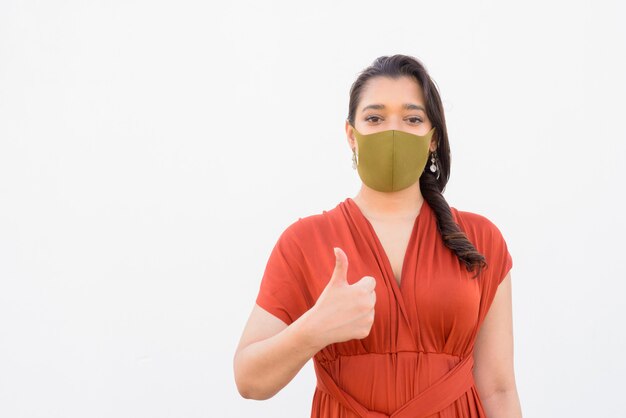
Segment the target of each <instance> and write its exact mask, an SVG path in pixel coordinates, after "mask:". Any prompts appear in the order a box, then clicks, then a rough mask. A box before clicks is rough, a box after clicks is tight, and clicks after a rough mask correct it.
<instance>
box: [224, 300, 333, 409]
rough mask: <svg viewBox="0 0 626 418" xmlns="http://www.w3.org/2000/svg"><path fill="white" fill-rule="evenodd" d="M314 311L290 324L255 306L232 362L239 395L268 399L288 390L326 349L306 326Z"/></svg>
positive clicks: (248, 397) (306, 313)
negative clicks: (286, 388) (291, 382)
mask: <svg viewBox="0 0 626 418" xmlns="http://www.w3.org/2000/svg"><path fill="white" fill-rule="evenodd" d="M310 313H311V311H310V310H309V311H307V312H305V313H304V314H303V315H302V316H301V317H300V318H298V319H297V320H296V321H294V322H293V323H292V324H291V325H289V326H288V325H287V324H286V323H285V322H283V321H282V320H280V319H278V318H277V317H275V316H274V315H272V314H270V313H269V312H267V311H266V310H264V309H263V308H261V307H260V306H259V305H256V304H255V305H254V308H253V310H252V313H251V314H250V318H249V319H248V322H247V324H246V327H245V329H244V331H243V335H242V337H241V340H240V341H239V345H238V347H237V350H236V352H235V357H234V360H233V365H234V372H235V382H236V384H237V390H238V391H239V394H240V395H241V396H242V397H244V398H246V399H256V400H264V399H269V398H271V397H272V396H274V395H275V394H276V393H278V392H279V391H280V390H281V389H282V388H283V387H285V386H286V385H287V384H288V383H289V382H290V381H291V380H292V379H293V378H294V377H295V376H296V374H298V372H299V371H300V369H302V367H303V366H304V365H305V364H306V363H307V362H308V361H309V360H310V359H311V357H313V356H314V355H315V353H317V352H318V351H319V350H321V349H322V348H323V347H321V346H320V345H319V343H317V342H316V341H315V339H314V338H313V337H312V333H311V332H310V331H309V328H308V327H307V318H308V317H309V315H310Z"/></svg>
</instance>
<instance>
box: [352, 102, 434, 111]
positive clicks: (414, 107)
mask: <svg viewBox="0 0 626 418" xmlns="http://www.w3.org/2000/svg"><path fill="white" fill-rule="evenodd" d="M402 107H403V108H404V109H406V110H422V111H424V112H426V109H424V107H423V106H420V105H416V104H413V103H405V104H404V105H403V106H402ZM384 108H385V105H384V104H379V103H376V104H371V105H367V106H365V107H364V108H363V110H362V111H361V113H363V112H365V111H366V110H367V109H377V110H380V109H384Z"/></svg>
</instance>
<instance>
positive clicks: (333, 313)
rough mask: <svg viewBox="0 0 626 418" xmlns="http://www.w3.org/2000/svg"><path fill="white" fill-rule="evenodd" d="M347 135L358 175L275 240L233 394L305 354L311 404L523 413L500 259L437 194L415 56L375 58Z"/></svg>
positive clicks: (481, 220) (446, 160) (355, 416)
mask: <svg viewBox="0 0 626 418" xmlns="http://www.w3.org/2000/svg"><path fill="white" fill-rule="evenodd" d="M346 135H347V140H348V144H349V146H350V148H351V149H352V152H353V155H352V159H353V161H352V162H353V168H355V169H356V170H357V172H358V175H359V176H360V178H361V180H362V181H363V184H362V186H361V189H360V191H359V193H358V194H357V195H356V196H355V197H354V198H346V199H345V200H344V201H343V202H341V203H339V204H338V205H337V206H336V207H334V208H332V209H330V210H327V211H323V212H322V213H321V214H315V215H312V216H307V217H304V218H299V219H298V220H297V221H295V222H293V223H292V224H291V225H289V226H288V227H287V228H286V229H285V230H284V231H283V233H282V234H281V236H280V238H279V239H278V242H277V243H276V245H275V247H274V248H273V250H272V252H271V254H270V257H269V260H268V262H267V265H266V269H265V273H264V275H263V278H262V280H261V285H260V289H259V293H258V296H257V300H256V304H255V306H254V309H253V311H252V313H251V315H250V318H249V320H248V323H247V324H246V327H245V330H244V332H243V335H242V337H241V341H240V342H239V346H238V348H237V352H236V353H235V358H234V372H235V380H236V384H237V388H238V390H239V392H240V394H241V395H242V396H243V397H244V398H248V399H259V400H260V399H268V398H270V397H272V396H274V395H275V394H276V393H277V392H279V391H280V390H281V389H282V388H283V387H284V386H285V385H287V384H288V383H289V382H290V381H291V379H292V378H293V377H294V376H295V375H296V374H297V373H298V371H299V370H300V369H301V368H302V366H304V364H306V362H307V361H308V360H309V359H311V358H313V360H314V366H315V373H316V376H317V386H316V389H315V393H314V394H313V403H312V411H311V417H325V418H334V417H348V418H359V417H360V418H373V417H379V418H380V417H394V418H426V417H442V418H447V417H449V418H452V417H487V416H488V417H489V418H497V417H506V418H514V417H521V416H522V415H521V407H520V402H519V399H518V394H517V390H516V385H515V377H514V369H513V333H512V315H511V283H510V280H511V279H510V269H511V267H512V258H511V255H510V254H509V252H508V249H507V246H506V242H505V241H504V238H503V237H502V234H501V233H500V231H499V229H498V228H497V227H496V226H495V225H494V224H493V223H492V222H491V221H489V220H488V219H487V218H486V217H484V216H482V215H479V214H476V213H472V212H467V211H461V210H457V209H456V208H453V207H452V208H451V207H450V206H449V205H448V204H447V203H446V200H445V199H444V197H443V196H442V192H443V190H444V188H445V186H446V183H447V181H448V178H449V173H450V148H449V144H448V136H447V131H446V124H445V118H444V112H443V106H442V103H441V99H440V97H439V93H438V91H437V89H436V87H435V84H434V83H433V81H432V80H431V78H430V77H429V75H428V73H427V71H426V69H425V68H424V66H423V65H422V64H421V63H420V62H419V61H418V60H416V59H415V58H413V57H409V56H406V55H394V56H389V57H388V56H383V57H380V58H378V59H376V60H375V61H374V63H373V64H372V65H371V66H370V67H368V68H367V69H365V70H364V71H363V72H362V73H361V74H360V75H359V77H358V78H357V80H356V81H355V82H354V84H353V86H352V88H351V91H350V103H349V113H348V119H347V121H346ZM487 314H488V315H487Z"/></svg>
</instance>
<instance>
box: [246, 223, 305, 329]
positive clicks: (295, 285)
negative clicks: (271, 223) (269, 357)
mask: <svg viewBox="0 0 626 418" xmlns="http://www.w3.org/2000/svg"><path fill="white" fill-rule="evenodd" d="M297 222H298V221H296V222H294V223H293V224H291V225H290V226H288V227H287V228H286V229H285V230H284V231H283V232H282V234H281V235H280V237H279V238H278V241H277V242H276V244H275V245H274V248H273V249H272V251H271V253H270V256H269V259H268V260H267V264H266V266H265V272H264V273H263V277H262V279H261V284H260V286H259V292H258V295H257V298H256V303H257V305H259V306H260V307H261V308H263V309H265V310H266V311H268V312H269V313H271V314H272V315H274V316H276V317H277V318H279V319H281V320H282V321H283V322H285V323H286V324H287V325H290V324H291V323H292V322H294V321H295V320H296V319H298V318H299V317H300V316H301V315H302V314H303V313H304V312H306V311H307V310H308V307H307V303H306V301H307V297H306V295H307V290H306V289H307V288H306V283H305V274H304V273H303V272H304V268H303V267H304V264H303V263H304V257H303V254H302V250H301V247H300V246H299V245H298V241H297V236H296V234H295V227H296V225H297Z"/></svg>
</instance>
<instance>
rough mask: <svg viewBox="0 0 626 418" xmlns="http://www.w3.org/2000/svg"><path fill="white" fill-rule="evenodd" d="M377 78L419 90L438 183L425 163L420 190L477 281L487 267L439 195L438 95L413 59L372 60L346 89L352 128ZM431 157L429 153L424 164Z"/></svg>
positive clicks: (442, 137)
mask: <svg viewBox="0 0 626 418" xmlns="http://www.w3.org/2000/svg"><path fill="white" fill-rule="evenodd" d="M381 76H382V77H389V78H392V79H397V78H399V77H402V76H409V77H412V78H413V79H414V80H415V81H416V82H417V83H418V84H419V85H420V86H421V88H422V91H423V93H424V101H425V105H426V114H427V115H428V119H430V121H431V123H432V126H433V127H434V128H435V132H434V135H435V137H436V138H437V156H438V160H439V161H438V170H437V171H438V172H439V179H437V177H436V175H435V174H434V173H432V172H431V171H430V170H429V169H426V167H428V165H429V164H428V163H427V164H426V167H424V171H423V173H422V174H421V176H420V179H419V181H420V190H421V192H422V195H423V196H424V199H425V200H426V201H427V202H428V205H429V206H430V207H431V208H432V209H433V211H434V212H435V215H436V218H437V228H438V230H439V233H440V234H441V237H442V239H443V242H444V244H445V245H446V247H448V248H450V250H452V251H453V252H454V253H455V254H456V255H457V257H458V258H459V260H460V262H462V263H464V264H465V266H466V268H467V271H474V267H478V271H477V273H476V274H475V275H474V277H477V276H478V275H479V274H480V272H481V270H482V269H483V268H486V267H487V262H486V261H485V257H484V256H483V255H482V254H480V253H479V252H478V251H477V250H476V247H474V245H473V244H472V243H471V242H470V240H469V239H468V238H467V236H466V235H465V233H464V232H463V231H462V230H461V228H460V226H459V225H458V224H457V223H456V222H454V218H453V217H452V212H451V210H450V206H449V205H448V202H446V199H445V198H444V197H443V194H442V193H443V191H444V190H445V188H446V184H447V183H448V179H449V178H450V144H449V143H448V131H447V129H446V120H445V115H444V111H443V105H442V103H441V98H440V96H439V91H438V90H437V87H436V84H435V82H434V81H433V80H432V79H431V78H430V75H429V74H428V72H427V71H426V68H425V66H424V64H422V63H421V62H420V61H419V60H418V59H416V58H414V57H411V56H407V55H401V54H396V55H392V56H381V57H378V58H376V59H375V60H374V62H373V63H372V64H371V65H370V66H369V67H367V68H366V69H364V70H363V71H362V72H361V73H360V74H359V76H358V77H357V79H356V80H355V82H354V83H353V84H352V87H351V88H350V103H349V106H348V122H349V123H350V124H351V125H352V126H355V120H354V118H355V112H356V108H357V106H358V104H359V102H360V100H361V91H362V90H363V88H364V86H365V85H366V83H367V81H368V80H370V79H371V78H373V77H381ZM431 156H432V153H431V155H430V156H429V157H428V160H430V158H431Z"/></svg>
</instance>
